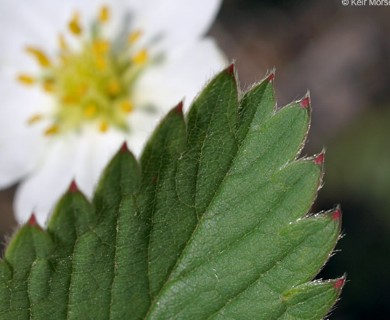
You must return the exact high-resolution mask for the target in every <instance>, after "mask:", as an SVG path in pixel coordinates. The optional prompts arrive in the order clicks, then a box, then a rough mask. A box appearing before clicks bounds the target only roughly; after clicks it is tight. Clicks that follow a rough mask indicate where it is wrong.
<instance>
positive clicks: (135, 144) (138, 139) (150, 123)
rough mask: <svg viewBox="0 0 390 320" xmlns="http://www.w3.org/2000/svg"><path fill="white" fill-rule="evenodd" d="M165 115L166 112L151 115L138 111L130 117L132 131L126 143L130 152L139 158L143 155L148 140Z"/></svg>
mask: <svg viewBox="0 0 390 320" xmlns="http://www.w3.org/2000/svg"><path fill="white" fill-rule="evenodd" d="M164 115H165V113H164V112H158V113H157V112H156V113H151V112H148V111H144V110H137V109H136V110H135V111H134V112H133V113H132V114H131V115H130V116H129V127H130V130H131V131H130V134H129V135H128V136H127V139H126V141H127V146H128V147H129V149H130V151H131V152H132V153H133V154H134V155H135V156H136V157H137V158H138V157H139V156H140V155H141V152H142V150H143V148H144V146H145V143H146V141H147V139H148V138H149V137H150V134H151V133H152V132H153V130H154V129H155V128H156V126H157V124H158V122H159V121H160V120H161V118H162V117H163V116H164Z"/></svg>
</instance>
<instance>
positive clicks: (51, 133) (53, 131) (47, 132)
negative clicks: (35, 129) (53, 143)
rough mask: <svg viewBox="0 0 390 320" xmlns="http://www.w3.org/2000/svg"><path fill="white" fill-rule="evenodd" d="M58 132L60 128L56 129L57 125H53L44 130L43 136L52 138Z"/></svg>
mask: <svg viewBox="0 0 390 320" xmlns="http://www.w3.org/2000/svg"><path fill="white" fill-rule="evenodd" d="M59 132H60V128H59V127H58V125H56V124H54V125H52V126H50V127H48V128H47V129H46V130H45V132H44V134H45V136H54V135H56V134H57V133H59Z"/></svg>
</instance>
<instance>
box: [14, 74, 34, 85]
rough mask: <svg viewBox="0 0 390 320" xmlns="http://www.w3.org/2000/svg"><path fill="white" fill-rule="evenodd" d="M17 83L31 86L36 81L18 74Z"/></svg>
mask: <svg viewBox="0 0 390 320" xmlns="http://www.w3.org/2000/svg"><path fill="white" fill-rule="evenodd" d="M18 81H19V82H21V83H23V84H25V85H32V84H35V82H36V79H35V78H33V77H32V76H29V75H27V74H20V75H19V76H18Z"/></svg>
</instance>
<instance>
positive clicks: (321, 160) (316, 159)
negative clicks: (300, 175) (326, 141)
mask: <svg viewBox="0 0 390 320" xmlns="http://www.w3.org/2000/svg"><path fill="white" fill-rule="evenodd" d="M313 161H314V163H315V164H318V165H319V166H323V165H324V162H325V150H324V149H323V150H322V151H321V152H320V153H319V154H317V155H315V156H314V158H313Z"/></svg>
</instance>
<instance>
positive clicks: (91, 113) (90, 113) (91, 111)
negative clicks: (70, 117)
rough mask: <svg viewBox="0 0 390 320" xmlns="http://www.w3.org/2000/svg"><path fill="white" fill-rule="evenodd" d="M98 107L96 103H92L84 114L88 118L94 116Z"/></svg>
mask: <svg viewBox="0 0 390 320" xmlns="http://www.w3.org/2000/svg"><path fill="white" fill-rule="evenodd" d="M96 111H97V108H96V105H95V104H94V103H90V104H89V105H87V107H86V108H85V110H84V114H85V116H86V117H87V118H92V117H93V116H94V115H95V114H96Z"/></svg>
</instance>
